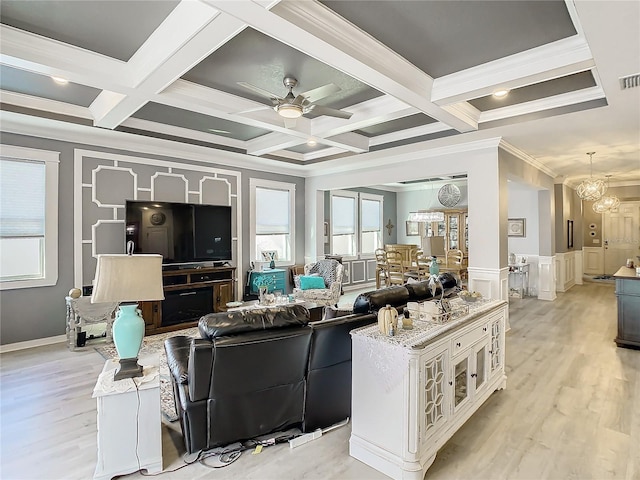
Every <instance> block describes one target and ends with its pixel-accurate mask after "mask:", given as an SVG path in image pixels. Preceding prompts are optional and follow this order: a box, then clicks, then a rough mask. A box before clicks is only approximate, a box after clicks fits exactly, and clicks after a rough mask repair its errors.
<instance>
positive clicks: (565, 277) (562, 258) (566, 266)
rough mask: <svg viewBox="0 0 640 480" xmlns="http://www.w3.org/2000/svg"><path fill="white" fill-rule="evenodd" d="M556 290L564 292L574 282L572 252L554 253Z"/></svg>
mask: <svg viewBox="0 0 640 480" xmlns="http://www.w3.org/2000/svg"><path fill="white" fill-rule="evenodd" d="M555 264H556V277H557V278H556V291H558V292H566V291H567V290H569V289H570V288H571V287H573V286H574V285H575V283H576V280H575V271H576V268H575V254H574V252H565V253H556V261H555Z"/></svg>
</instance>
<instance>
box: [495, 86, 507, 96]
mask: <svg viewBox="0 0 640 480" xmlns="http://www.w3.org/2000/svg"><path fill="white" fill-rule="evenodd" d="M508 93H509V90H507V89H504V88H503V89H502V90H496V91H495V92H493V96H494V97H496V98H503V97H506V96H507V94H508Z"/></svg>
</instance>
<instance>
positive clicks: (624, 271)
mask: <svg viewBox="0 0 640 480" xmlns="http://www.w3.org/2000/svg"><path fill="white" fill-rule="evenodd" d="M613 276H614V277H615V278H628V279H631V280H640V275H638V274H637V273H636V269H635V268H628V267H624V266H623V267H620V268H619V269H618V271H617V272H616V273H614V274H613Z"/></svg>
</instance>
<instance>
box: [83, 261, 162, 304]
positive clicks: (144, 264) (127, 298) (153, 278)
mask: <svg viewBox="0 0 640 480" xmlns="http://www.w3.org/2000/svg"><path fill="white" fill-rule="evenodd" d="M151 300H164V292H163V289H162V255H98V265H97V266H96V277H95V280H94V286H93V294H92V295H91V302H93V303H97V302H137V301H151Z"/></svg>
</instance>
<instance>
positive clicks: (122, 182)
mask: <svg viewBox="0 0 640 480" xmlns="http://www.w3.org/2000/svg"><path fill="white" fill-rule="evenodd" d="M105 172H122V173H121V174H120V175H117V176H119V177H121V178H118V180H117V184H118V187H119V188H122V187H123V186H125V187H126V182H127V181H129V182H131V184H130V190H131V191H132V193H133V195H134V197H133V199H134V200H135V199H136V198H137V190H138V174H137V173H135V172H134V171H133V170H132V169H131V168H121V167H117V166H113V167H111V166H108V165H98V168H96V169H94V170H92V171H91V185H88V186H89V187H91V199H92V200H93V203H95V204H96V205H98V206H99V207H124V203H122V204H116V203H109V202H108V201H106V200H105V201H102V200H100V199H99V198H98V189H97V188H96V187H97V185H98V182H99V181H100V178H99V177H100V176H101V175H104V173H105ZM127 175H129V176H130V178H127ZM105 183H107V184H111V186H113V184H114V183H116V182H113V179H111V180H109V181H108V182H106V181H105ZM104 192H105V193H109V192H111V189H105V190H104Z"/></svg>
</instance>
